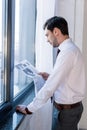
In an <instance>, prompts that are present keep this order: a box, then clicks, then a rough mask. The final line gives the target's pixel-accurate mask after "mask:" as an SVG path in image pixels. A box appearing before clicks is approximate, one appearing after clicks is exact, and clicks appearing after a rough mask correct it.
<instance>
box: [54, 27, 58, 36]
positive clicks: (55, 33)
mask: <svg viewBox="0 0 87 130" xmlns="http://www.w3.org/2000/svg"><path fill="white" fill-rule="evenodd" d="M53 34H54V35H55V36H58V35H59V29H58V28H56V27H55V28H54V30H53Z"/></svg>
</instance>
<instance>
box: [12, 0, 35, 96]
mask: <svg viewBox="0 0 87 130" xmlns="http://www.w3.org/2000/svg"><path fill="white" fill-rule="evenodd" d="M35 1H36V0H26V2H25V0H15V52H14V65H16V64H17V63H19V62H20V61H22V60H25V59H26V60H28V61H29V62H31V63H32V64H33V65H34V38H35V6H36V4H35ZM31 81H32V79H31V78H29V77H26V75H25V74H24V73H23V72H21V71H20V70H18V69H17V68H14V97H15V96H16V95H17V94H18V93H19V92H20V91H21V90H23V89H24V88H25V87H26V86H27V85H29V83H30V82H31Z"/></svg>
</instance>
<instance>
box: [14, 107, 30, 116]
mask: <svg viewBox="0 0 87 130" xmlns="http://www.w3.org/2000/svg"><path fill="white" fill-rule="evenodd" d="M16 112H20V113H22V114H25V115H27V114H32V112H30V111H29V110H28V108H27V106H25V105H18V106H17V107H16Z"/></svg>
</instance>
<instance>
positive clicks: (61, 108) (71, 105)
mask: <svg viewBox="0 0 87 130" xmlns="http://www.w3.org/2000/svg"><path fill="white" fill-rule="evenodd" d="M81 103H82V102H81V101H80V102H77V103H74V104H58V103H56V102H55V101H54V103H53V104H54V106H55V107H56V108H57V109H58V110H63V109H72V108H75V107H78V106H80V104H81Z"/></svg>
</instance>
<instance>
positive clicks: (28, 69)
mask: <svg viewBox="0 0 87 130" xmlns="http://www.w3.org/2000/svg"><path fill="white" fill-rule="evenodd" d="M15 67H16V68H17V69H19V70H20V71H22V72H24V73H25V74H26V76H28V77H30V78H32V79H33V81H34V85H35V93H36V94H37V92H38V91H39V90H40V89H41V88H42V87H43V85H44V83H45V80H44V79H43V77H42V76H41V75H39V74H38V73H39V71H38V70H37V69H36V68H35V67H34V66H33V65H32V64H31V63H30V62H29V61H27V60H23V61H21V62H20V63H18V64H16V65H15Z"/></svg>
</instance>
